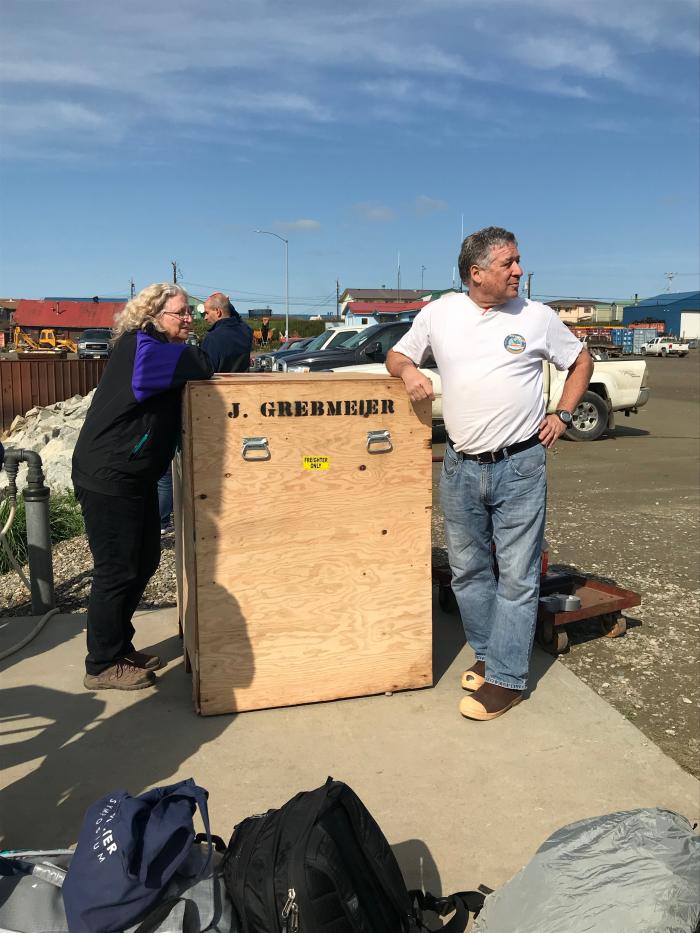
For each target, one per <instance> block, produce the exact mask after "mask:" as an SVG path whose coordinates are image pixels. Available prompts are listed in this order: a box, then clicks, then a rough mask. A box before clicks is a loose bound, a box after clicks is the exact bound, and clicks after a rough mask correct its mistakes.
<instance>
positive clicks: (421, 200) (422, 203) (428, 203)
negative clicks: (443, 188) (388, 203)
mask: <svg viewBox="0 0 700 933" xmlns="http://www.w3.org/2000/svg"><path fill="white" fill-rule="evenodd" d="M414 207H415V211H416V213H417V214H434V213H435V212H436V211H446V210H447V201H442V200H440V199H439V198H429V197H428V196H427V195H425V194H419V195H418V197H417V198H416V200H415V202H414Z"/></svg>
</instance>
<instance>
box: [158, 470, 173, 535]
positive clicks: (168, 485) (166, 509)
mask: <svg viewBox="0 0 700 933" xmlns="http://www.w3.org/2000/svg"><path fill="white" fill-rule="evenodd" d="M158 511H159V512H160V527H161V529H165V528H170V526H171V524H172V521H171V516H172V514H173V465H172V463H169V464H168V469H167V470H166V471H165V473H163V475H162V476H161V478H160V479H159V480H158Z"/></svg>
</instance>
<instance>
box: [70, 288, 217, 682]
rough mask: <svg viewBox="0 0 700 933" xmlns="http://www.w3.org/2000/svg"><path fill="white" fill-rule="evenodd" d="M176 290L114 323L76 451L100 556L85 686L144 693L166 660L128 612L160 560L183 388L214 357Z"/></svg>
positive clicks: (205, 373) (132, 305)
mask: <svg viewBox="0 0 700 933" xmlns="http://www.w3.org/2000/svg"><path fill="white" fill-rule="evenodd" d="M191 326H192V314H191V312H190V307H189V304H188V299H187V294H186V292H184V291H183V290H182V289H181V288H180V287H179V286H177V285H170V284H167V283H165V284H156V285H150V286H149V287H148V288H145V289H143V291H142V292H140V293H139V294H138V295H136V297H135V298H132V299H131V301H129V302H128V303H127V304H126V306H125V308H124V310H123V311H122V312H121V314H119V315H118V316H117V318H116V322H115V334H116V336H117V338H118V339H117V340H116V343H115V345H114V349H113V351H112V355H111V356H110V358H109V362H108V363H107V366H106V367H105V371H104V373H103V374H102V378H101V380H100V383H99V385H98V387H97V389H96V391H95V395H94V398H93V400H92V404H91V406H90V408H89V410H88V413H87V417H86V419H85V423H84V424H83V428H82V430H81V432H80V436H79V437H78V442H77V444H76V446H75V450H74V452H73V471H72V477H73V485H74V487H75V494H76V497H77V499H78V501H79V502H80V506H81V509H82V511H83V517H84V519H85V531H86V533H87V538H88V543H89V545H90V550H91V552H92V556H93V560H94V565H95V568H94V572H93V580H92V589H91V591H90V600H89V604H88V615H87V648H88V654H87V657H86V659H85V668H86V675H85V680H84V684H85V686H86V687H87V688H88V689H90V690H104V689H110V688H112V689H117V690H138V689H140V688H142V687H149V686H151V685H152V684H153V683H155V675H154V673H153V671H154V670H157V669H158V668H159V667H160V666H161V661H160V658H158V657H157V656H155V655H147V654H144V653H143V652H141V651H135V650H134V645H133V642H132V638H133V636H134V626H133V624H132V616H133V614H134V612H135V611H136V607H137V606H138V604H139V601H140V599H141V596H142V595H143V591H144V590H145V588H146V584H147V583H148V581H149V580H150V578H151V577H152V576H153V574H154V573H155V571H156V569H157V567H158V564H159V562H160V517H159V511H158V494H157V491H156V487H157V483H158V479H159V477H161V476H162V475H163V473H164V471H165V468H166V466H168V464H169V463H170V461H171V460H172V458H173V455H174V453H175V446H176V443H177V438H178V433H179V428H180V397H181V390H182V387H183V386H184V385H185V383H186V382H187V381H188V380H190V379H209V378H211V376H212V374H213V370H212V366H211V363H210V361H209V357H208V356H207V355H206V354H205V353H203V352H202V351H201V350H200V349H198V348H197V347H191V346H188V345H187V344H186V343H185V340H186V339H187V336H188V334H189V332H190V328H191Z"/></svg>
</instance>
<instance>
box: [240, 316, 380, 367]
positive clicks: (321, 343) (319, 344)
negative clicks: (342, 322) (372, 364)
mask: <svg viewBox="0 0 700 933" xmlns="http://www.w3.org/2000/svg"><path fill="white" fill-rule="evenodd" d="M361 329H362V328H361V327H360V326H359V325H358V326H357V327H336V328H334V329H333V330H324V331H322V332H321V333H320V334H317V335H316V336H315V337H311V338H309V341H308V343H306V345H305V346H304V347H300V346H299V344H298V343H297V344H295V345H294V346H293V347H292V348H291V350H290V352H289V353H287V352H284V353H282V354H280V351H279V350H277V351H276V352H275V353H262V354H260V355H259V356H258V359H260V360H261V364H260V369H261V370H263V371H265V370H278V371H279V369H280V367H279V365H277V364H278V363H279V361H280V359H281V358H283V359H285V360H286V359H289V358H290V356H291V354H299V353H302V351H303V352H304V353H315V352H320V351H321V350H328V349H331V348H333V347H339V346H342V345H343V344H344V343H345V341H346V340H349V339H350V337H354V336H355V334H357V333H358V331H360V330H361ZM268 360H269V361H270V365H268Z"/></svg>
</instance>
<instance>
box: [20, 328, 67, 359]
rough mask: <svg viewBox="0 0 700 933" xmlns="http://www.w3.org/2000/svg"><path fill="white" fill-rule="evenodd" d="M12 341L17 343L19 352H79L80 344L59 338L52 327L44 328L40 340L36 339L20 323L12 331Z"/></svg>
mask: <svg viewBox="0 0 700 933" xmlns="http://www.w3.org/2000/svg"><path fill="white" fill-rule="evenodd" d="M12 342H13V343H14V345H15V352H17V353H27V352H30V351H31V352H32V353H47V354H56V353H65V351H66V350H68V351H69V352H70V353H77V352H78V346H77V344H76V343H74V342H73V341H72V340H63V339H58V338H57V337H56V334H55V333H54V332H53V331H52V330H51V328H50V327H47V328H44V329H43V330H42V331H41V333H40V334H39V340H38V341H37V340H34V338H33V337H30V336H29V334H25V333H24V331H23V330H22V328H21V327H19V325H16V326H15V329H14V330H13V332H12Z"/></svg>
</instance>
